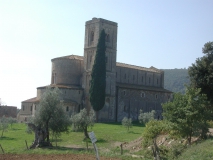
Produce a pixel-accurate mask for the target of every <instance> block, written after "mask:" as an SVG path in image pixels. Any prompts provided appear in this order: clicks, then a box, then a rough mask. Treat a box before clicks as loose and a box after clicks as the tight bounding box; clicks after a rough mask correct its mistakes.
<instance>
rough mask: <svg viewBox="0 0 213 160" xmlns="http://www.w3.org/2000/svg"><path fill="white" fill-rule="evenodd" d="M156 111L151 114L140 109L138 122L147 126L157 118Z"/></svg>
mask: <svg viewBox="0 0 213 160" xmlns="http://www.w3.org/2000/svg"><path fill="white" fill-rule="evenodd" d="M155 113H156V112H155V111H154V110H152V111H151V112H143V111H142V110H141V109H140V114H139V116H138V120H139V122H140V123H142V124H146V123H148V122H149V121H151V120H153V119H154V118H155Z"/></svg>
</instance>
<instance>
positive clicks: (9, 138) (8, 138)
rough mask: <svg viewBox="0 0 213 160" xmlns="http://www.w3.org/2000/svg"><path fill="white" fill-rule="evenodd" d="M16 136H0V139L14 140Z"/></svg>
mask: <svg viewBox="0 0 213 160" xmlns="http://www.w3.org/2000/svg"><path fill="white" fill-rule="evenodd" d="M15 139H16V138H11V137H5V136H3V137H0V140H15Z"/></svg>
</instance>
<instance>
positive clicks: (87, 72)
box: [18, 18, 172, 122]
mask: <svg viewBox="0 0 213 160" xmlns="http://www.w3.org/2000/svg"><path fill="white" fill-rule="evenodd" d="M117 28H118V27H117V23H115V22H112V21H108V20H105V19H101V18H93V19H92V20H90V21H87V22H86V27H85V39H84V56H77V55H69V56H64V57H58V58H54V59H52V60H51V61H52V70H51V75H52V76H51V84H50V86H51V87H58V88H59V89H60V91H61V95H60V99H61V102H63V104H64V106H65V107H64V109H65V111H66V112H67V113H68V114H70V115H71V114H73V113H78V112H79V111H80V110H81V109H83V108H91V107H92V106H91V104H90V101H89V88H90V80H91V71H92V67H93V63H94V59H95V54H96V49H97V43H98V39H99V33H100V31H101V30H102V29H104V30H105V32H106V46H107V48H106V99H105V105H104V108H103V109H102V110H101V111H99V112H98V114H99V115H98V117H99V121H102V122H115V121H118V122H120V121H121V120H122V119H123V118H124V117H129V118H132V119H133V120H137V119H138V115H139V111H140V109H142V110H143V111H144V112H149V111H151V110H155V111H156V118H158V119H161V118H162V115H161V113H162V106H161V104H162V103H164V102H167V101H168V100H169V99H170V98H171V96H172V92H170V91H168V90H166V89H164V72H163V71H162V70H159V69H157V68H154V67H150V68H145V67H141V66H135V65H130V64H125V63H120V62H116V55H117ZM46 87H47V86H43V87H38V88H37V96H36V97H35V98H31V99H28V100H26V101H23V102H22V108H21V111H20V113H19V115H18V119H19V121H26V120H27V118H28V117H30V116H33V115H34V114H35V112H36V110H37V109H38V107H39V100H40V98H41V96H42V94H43V93H44V91H45V89H46Z"/></svg>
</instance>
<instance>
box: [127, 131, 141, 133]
mask: <svg viewBox="0 0 213 160" xmlns="http://www.w3.org/2000/svg"><path fill="white" fill-rule="evenodd" d="M128 133H131V134H141V133H138V132H134V131H129V132H128Z"/></svg>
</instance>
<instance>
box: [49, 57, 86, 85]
mask: <svg viewBox="0 0 213 160" xmlns="http://www.w3.org/2000/svg"><path fill="white" fill-rule="evenodd" d="M82 73H83V60H80V59H69V58H56V59H53V60H52V77H51V84H64V85H76V86H80V85H81V84H82Z"/></svg>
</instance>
